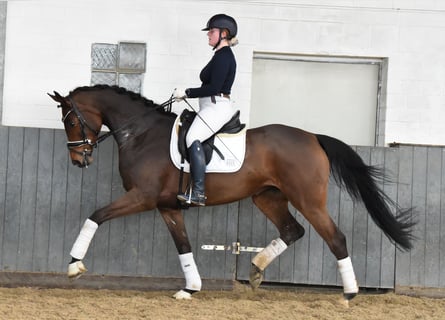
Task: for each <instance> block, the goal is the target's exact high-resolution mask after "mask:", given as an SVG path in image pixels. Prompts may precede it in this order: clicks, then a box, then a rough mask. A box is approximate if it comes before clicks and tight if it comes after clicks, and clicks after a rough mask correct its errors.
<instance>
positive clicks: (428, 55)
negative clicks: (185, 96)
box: [3, 0, 445, 145]
mask: <svg viewBox="0 0 445 320" xmlns="http://www.w3.org/2000/svg"><path fill="white" fill-rule="evenodd" d="M219 12H225V13H227V14H230V15H233V16H234V17H235V18H236V19H237V21H238V23H239V29H240V31H239V40H240V45H238V46H237V47H235V48H234V52H235V54H236V56H237V62H238V74H237V79H236V82H235V85H234V88H233V96H234V99H235V100H236V103H237V105H238V107H240V109H241V112H242V114H243V120H244V121H247V119H249V109H250V84H251V69H252V55H253V51H270V52H286V53H301V54H321V55H348V56H372V57H388V58H389V66H388V88H387V110H386V120H387V122H386V138H385V141H386V142H387V143H389V142H394V141H396V142H402V143H418V144H440V145H445V130H443V123H444V120H445V59H444V56H443V52H445V1H436V0H422V1H418V0H392V1H390V0H329V1H328V0H324V1H323V0H318V1H315V0H312V1H310V0H306V1H303V0H294V1H290V0H281V1H270V0H269V1H265V0H264V1H204V0H202V1H171V0H164V1H144V0H129V1H123V0H122V1H118V0H108V1H87V0H78V1H60V0H53V1H12V2H8V16H7V30H6V32H7V35H6V53H5V88H4V97H3V105H4V106H3V123H4V124H8V125H20V126H39V127H60V125H61V123H60V114H59V112H60V111H59V110H57V109H56V108H55V104H54V103H52V102H51V101H50V100H49V98H47V96H46V92H52V90H57V91H59V92H60V93H62V94H67V93H68V91H70V90H72V89H74V88H75V87H77V86H81V85H88V84H89V81H90V46H91V43H93V42H110V43H116V42H118V41H122V40H134V41H143V42H146V43H147V49H148V50H147V73H146V77H145V80H144V88H143V93H144V95H145V96H147V97H148V98H151V99H154V100H156V101H159V102H161V101H164V100H166V99H167V98H168V97H169V96H170V94H171V92H172V89H173V88H174V87H177V86H184V87H187V86H198V85H199V78H198V74H199V71H200V70H201V68H202V67H203V66H204V65H205V63H207V61H208V60H209V59H210V57H211V55H212V54H213V52H212V50H211V48H210V47H208V46H207V39H206V35H205V33H204V32H201V31H200V29H201V28H202V27H203V26H204V25H205V23H206V21H207V19H208V18H209V17H210V16H211V15H213V14H215V13H219ZM327 107H329V106H327Z"/></svg>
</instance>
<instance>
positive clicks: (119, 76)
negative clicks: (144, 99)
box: [91, 42, 147, 93]
mask: <svg viewBox="0 0 445 320" xmlns="http://www.w3.org/2000/svg"><path fill="white" fill-rule="evenodd" d="M146 52H147V50H146V44H145V43H137V42H119V43H118V44H109V43H93V45H92V46H91V85H96V84H107V85H117V86H120V87H124V88H126V89H127V90H131V91H133V92H137V93H141V89H142V80H143V76H144V73H145V60H146Z"/></svg>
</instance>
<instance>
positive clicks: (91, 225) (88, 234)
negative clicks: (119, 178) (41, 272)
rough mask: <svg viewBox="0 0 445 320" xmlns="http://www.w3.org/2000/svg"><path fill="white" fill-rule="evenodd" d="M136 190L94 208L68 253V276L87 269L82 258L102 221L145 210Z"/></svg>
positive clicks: (75, 275) (76, 276) (76, 274)
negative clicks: (108, 203) (102, 206)
mask: <svg viewBox="0 0 445 320" xmlns="http://www.w3.org/2000/svg"><path fill="white" fill-rule="evenodd" d="M146 209H147V208H146V207H144V206H143V202H142V201H141V197H139V193H138V192H137V191H129V192H127V193H126V194H125V195H123V196H122V197H121V198H119V199H118V200H116V201H114V202H113V203H111V204H110V205H108V206H106V207H104V208H101V209H99V210H96V211H95V212H94V213H93V214H92V215H91V216H90V217H89V218H88V219H87V220H86V221H85V223H84V225H83V227H82V229H81V230H80V233H79V235H78V236H77V239H76V241H75V242H74V244H73V248H72V249H71V252H70V255H71V257H72V259H71V262H70V263H69V265H68V277H70V278H78V277H80V276H81V275H82V274H83V273H85V272H86V271H87V268H86V267H85V265H84V264H83V262H82V260H83V258H84V257H85V255H86V253H87V251H88V248H89V246H90V243H91V241H92V239H93V237H94V234H95V233H96V231H97V228H98V227H99V225H101V224H102V223H103V222H105V221H107V220H110V219H113V218H116V217H121V216H124V215H128V214H131V213H136V212H140V211H143V210H146Z"/></svg>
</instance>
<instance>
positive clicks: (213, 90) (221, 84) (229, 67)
mask: <svg viewBox="0 0 445 320" xmlns="http://www.w3.org/2000/svg"><path fill="white" fill-rule="evenodd" d="M235 73H236V61H235V56H234V55H233V52H232V49H231V48H230V47H229V46H226V47H222V48H221V49H219V50H218V51H216V52H215V54H214V55H213V57H212V59H211V60H210V61H209V63H208V64H207V65H206V66H205V67H204V69H202V71H201V73H200V74H199V78H200V79H201V81H202V84H201V87H200V88H189V89H187V90H186V94H187V96H188V97H189V98H201V97H210V96H214V95H217V94H220V93H223V94H230V90H231V89H232V84H233V81H235Z"/></svg>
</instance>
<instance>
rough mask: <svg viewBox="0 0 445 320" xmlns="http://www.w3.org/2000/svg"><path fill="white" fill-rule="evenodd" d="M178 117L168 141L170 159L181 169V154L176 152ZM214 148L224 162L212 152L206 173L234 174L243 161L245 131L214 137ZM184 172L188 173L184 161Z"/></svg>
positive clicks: (187, 165) (185, 161) (188, 168)
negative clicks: (222, 156)
mask: <svg viewBox="0 0 445 320" xmlns="http://www.w3.org/2000/svg"><path fill="white" fill-rule="evenodd" d="M178 131H179V117H177V118H176V121H175V124H174V125H173V129H172V133H171V139H170V158H171V159H172V162H173V164H174V165H175V166H176V168H178V169H181V154H180V153H179V150H178ZM214 144H215V147H216V148H218V150H219V151H220V152H221V153H222V154H223V155H224V160H223V159H221V157H220V156H219V155H218V153H216V152H215V151H213V155H212V160H211V161H210V162H209V164H208V165H207V168H206V172H226V173H227V172H236V171H238V170H239V169H240V168H241V166H242V164H243V161H244V156H245V153H246V129H245V128H244V129H243V130H241V131H240V132H238V133H236V134H227V133H221V134H218V135H217V136H216V137H215V141H214ZM184 172H190V164H189V163H188V161H187V160H184Z"/></svg>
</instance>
